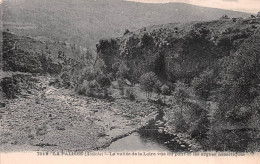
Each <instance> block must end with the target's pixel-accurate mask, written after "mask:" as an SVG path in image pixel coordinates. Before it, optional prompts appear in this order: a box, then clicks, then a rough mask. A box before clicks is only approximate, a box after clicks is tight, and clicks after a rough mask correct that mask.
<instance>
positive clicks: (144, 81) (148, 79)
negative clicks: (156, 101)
mask: <svg viewBox="0 0 260 164" xmlns="http://www.w3.org/2000/svg"><path fill="white" fill-rule="evenodd" d="M156 82H157V76H156V74H155V73H154V72H148V73H145V74H143V75H142V76H141V77H140V84H141V88H142V89H143V90H144V91H146V97H147V98H148V99H150V98H151V92H152V91H153V88H154V85H155V83H156Z"/></svg>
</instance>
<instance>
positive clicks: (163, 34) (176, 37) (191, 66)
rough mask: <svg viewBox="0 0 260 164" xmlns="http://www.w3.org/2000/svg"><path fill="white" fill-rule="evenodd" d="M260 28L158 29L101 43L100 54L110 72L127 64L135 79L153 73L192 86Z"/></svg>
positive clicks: (202, 25) (222, 23) (235, 24)
mask: <svg viewBox="0 0 260 164" xmlns="http://www.w3.org/2000/svg"><path fill="white" fill-rule="evenodd" d="M259 27H260V19H259V18H258V19H234V20H231V19H229V20H216V21H207V22H193V23H179V24H166V25H157V26H151V27H147V28H143V29H141V30H137V31H135V32H130V33H128V34H125V35H124V36H123V37H119V38H112V39H108V40H101V41H100V42H99V44H98V45H97V52H98V55H99V57H101V58H102V59H103V60H104V62H105V64H106V65H107V70H108V71H109V72H111V71H112V72H115V71H117V70H115V69H114V68H113V65H114V64H115V63H117V62H121V61H124V62H125V63H126V64H127V66H128V67H129V68H130V70H131V72H132V74H133V76H134V77H140V76H141V75H142V74H144V73H146V72H149V71H153V72H155V73H157V75H160V76H162V77H164V78H167V79H168V80H170V81H173V82H174V81H176V80H184V81H187V82H189V81H191V80H192V79H193V78H194V77H196V76H198V75H199V74H200V73H201V72H202V71H204V70H205V69H206V68H210V67H212V66H214V64H215V62H216V61H217V60H218V59H221V58H223V57H225V56H229V55H230V54H231V53H234V52H236V51H237V50H238V49H239V46H240V45H241V44H242V43H243V42H244V41H245V40H246V39H248V38H250V37H251V36H252V35H254V34H255V33H256V32H257V30H259Z"/></svg>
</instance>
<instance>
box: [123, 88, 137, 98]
mask: <svg viewBox="0 0 260 164" xmlns="http://www.w3.org/2000/svg"><path fill="white" fill-rule="evenodd" d="M125 95H126V97H127V99H129V100H131V101H133V100H135V98H136V94H135V91H134V89H133V88H130V87H128V88H126V91H125Z"/></svg>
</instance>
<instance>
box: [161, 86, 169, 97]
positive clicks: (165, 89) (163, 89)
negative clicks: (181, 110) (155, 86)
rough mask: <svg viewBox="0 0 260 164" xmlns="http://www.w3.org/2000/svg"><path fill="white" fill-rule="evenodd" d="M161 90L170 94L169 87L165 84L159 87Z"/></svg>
mask: <svg viewBox="0 0 260 164" xmlns="http://www.w3.org/2000/svg"><path fill="white" fill-rule="evenodd" d="M161 91H162V94H163V95H170V94H171V89H170V87H169V86H168V85H166V84H165V85H163V86H162V87H161Z"/></svg>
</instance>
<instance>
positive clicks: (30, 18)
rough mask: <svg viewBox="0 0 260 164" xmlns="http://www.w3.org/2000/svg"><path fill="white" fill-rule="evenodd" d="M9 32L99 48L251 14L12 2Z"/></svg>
mask: <svg viewBox="0 0 260 164" xmlns="http://www.w3.org/2000/svg"><path fill="white" fill-rule="evenodd" d="M3 9H4V10H3V20H4V28H5V30H10V31H11V32H15V33H17V34H21V35H24V36H31V37H37V38H38V39H39V38H40V39H42V40H46V39H47V40H59V41H66V42H71V43H76V44H79V45H81V46H83V47H91V48H92V50H93V49H94V48H95V44H96V42H98V40H100V39H102V38H107V37H111V36H121V35H122V34H123V32H124V30H125V29H129V30H130V31H134V30H137V29H139V28H142V27H146V26H151V25H156V24H166V23H173V22H184V21H185V22H186V21H205V20H215V19H219V18H220V17H221V16H222V15H224V14H227V15H228V16H230V17H248V16H249V14H247V13H241V12H235V11H227V10H220V9H213V8H205V7H198V6H193V5H188V4H183V3H169V4H143V3H135V2H127V1H122V0H96V1H92V0H87V1H85V0H76V1H69V0H60V1H52V0H44V1H40V0H37V1H34V0H19V1H16V0H8V1H4V3H3Z"/></svg>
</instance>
